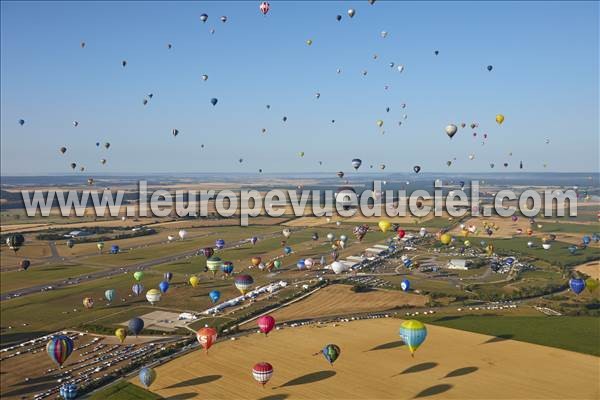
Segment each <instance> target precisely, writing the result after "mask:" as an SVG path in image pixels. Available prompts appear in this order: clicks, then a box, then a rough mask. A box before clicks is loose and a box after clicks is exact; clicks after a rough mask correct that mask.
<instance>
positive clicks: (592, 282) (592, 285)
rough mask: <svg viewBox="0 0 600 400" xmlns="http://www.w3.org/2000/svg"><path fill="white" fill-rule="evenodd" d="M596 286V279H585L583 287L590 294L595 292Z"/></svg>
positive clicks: (597, 283)
mask: <svg viewBox="0 0 600 400" xmlns="http://www.w3.org/2000/svg"><path fill="white" fill-rule="evenodd" d="M598 285H599V282H598V279H594V278H587V279H586V280H585V287H586V289H587V290H588V291H589V292H590V293H592V292H594V291H595V290H596V288H598Z"/></svg>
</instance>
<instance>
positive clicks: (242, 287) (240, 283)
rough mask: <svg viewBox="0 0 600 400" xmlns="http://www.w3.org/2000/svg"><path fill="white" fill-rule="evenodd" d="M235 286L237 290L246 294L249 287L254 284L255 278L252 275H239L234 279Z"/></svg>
mask: <svg viewBox="0 0 600 400" xmlns="http://www.w3.org/2000/svg"><path fill="white" fill-rule="evenodd" d="M234 284H235V287H236V288H237V290H239V291H240V293H242V295H245V294H246V292H247V291H248V289H250V287H251V286H252V285H253V284H254V279H252V277H251V276H250V275H238V276H236V277H235V280H234Z"/></svg>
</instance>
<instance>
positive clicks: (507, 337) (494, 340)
mask: <svg viewBox="0 0 600 400" xmlns="http://www.w3.org/2000/svg"><path fill="white" fill-rule="evenodd" d="M513 337H515V335H512V334H510V333H507V334H504V335H496V336H495V337H493V338H489V339H488V340H486V341H485V342H483V343H481V344H486V343H497V342H503V341H505V340H510V339H512V338H513Z"/></svg>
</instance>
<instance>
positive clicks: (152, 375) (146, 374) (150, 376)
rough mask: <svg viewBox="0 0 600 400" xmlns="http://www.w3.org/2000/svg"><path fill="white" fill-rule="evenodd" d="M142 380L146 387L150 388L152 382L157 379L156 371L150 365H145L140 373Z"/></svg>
mask: <svg viewBox="0 0 600 400" xmlns="http://www.w3.org/2000/svg"><path fill="white" fill-rule="evenodd" d="M138 376H139V378H140V382H141V383H142V385H144V387H146V388H149V387H150V385H152V382H154V380H156V372H155V371H154V370H153V369H152V368H150V367H144V368H142V369H141V370H140V373H139V375H138Z"/></svg>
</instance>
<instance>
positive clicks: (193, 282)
mask: <svg viewBox="0 0 600 400" xmlns="http://www.w3.org/2000/svg"><path fill="white" fill-rule="evenodd" d="M199 282H200V279H198V277H197V276H195V275H192V276H190V285H192V287H196V286H198V283H199Z"/></svg>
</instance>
